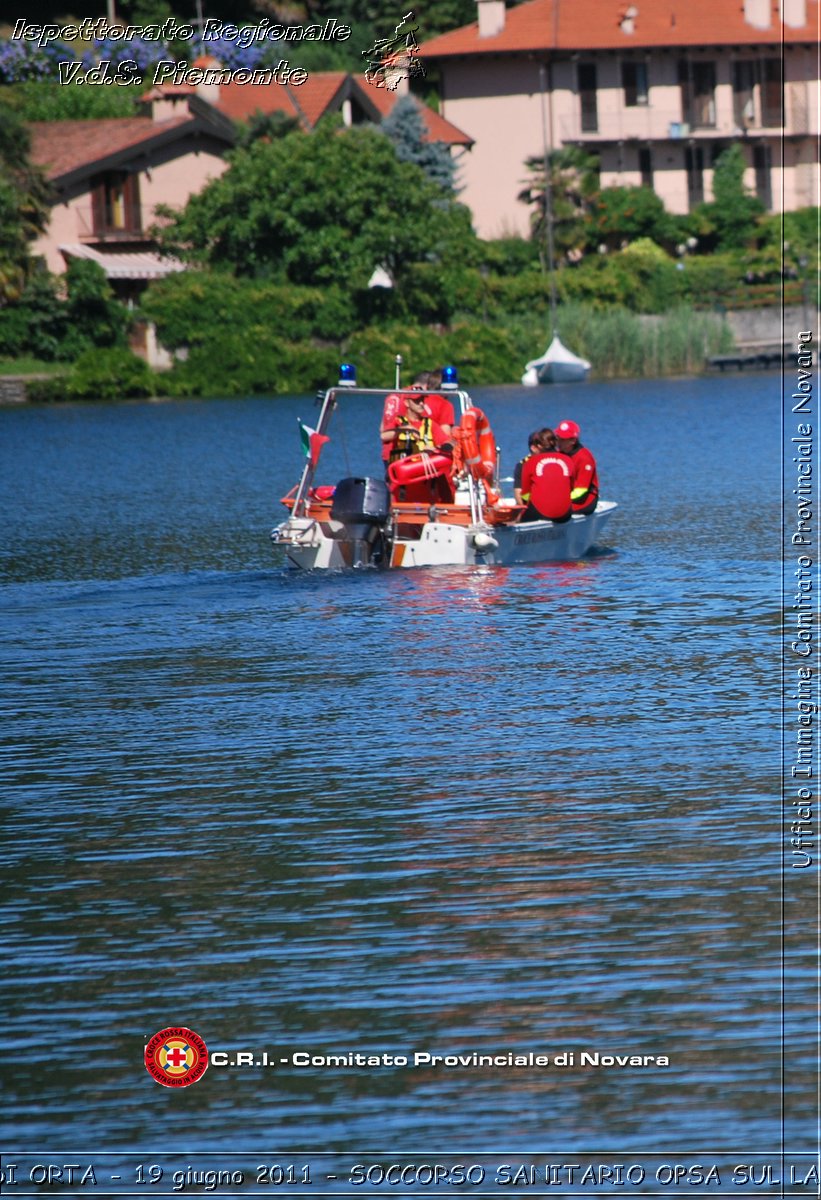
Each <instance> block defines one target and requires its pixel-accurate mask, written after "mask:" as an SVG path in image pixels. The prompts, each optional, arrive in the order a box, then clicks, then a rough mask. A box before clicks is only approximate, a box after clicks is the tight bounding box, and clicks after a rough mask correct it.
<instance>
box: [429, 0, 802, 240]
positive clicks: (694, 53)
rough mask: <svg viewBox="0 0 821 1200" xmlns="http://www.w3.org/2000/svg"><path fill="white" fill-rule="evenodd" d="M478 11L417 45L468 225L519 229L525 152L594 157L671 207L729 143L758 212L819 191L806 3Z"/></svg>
mask: <svg viewBox="0 0 821 1200" xmlns="http://www.w3.org/2000/svg"><path fill="white" fill-rule="evenodd" d="M477 8H478V20H477V21H476V22H475V23H474V24H472V25H469V26H466V27H464V28H462V29H457V30H455V31H453V32H451V33H446V34H442V35H441V36H440V37H437V38H434V39H433V40H431V41H429V42H427V43H425V44H424V45H423V46H422V47H421V54H422V57H423V58H424V59H425V60H426V61H428V62H431V63H434V64H435V65H436V66H437V67H438V69H439V72H440V78H441V86H440V94H441V102H442V103H441V109H442V115H443V116H444V117H445V118H446V119H447V120H448V121H450V122H452V123H454V124H455V125H457V126H458V127H459V128H460V129H463V130H464V131H465V132H466V133H467V134H468V135H469V136H470V137H471V138H472V139H473V141H474V146H473V149H472V151H471V153H470V154H469V155H466V156H465V158H464V160H463V163H462V171H461V175H460V182H461V184H462V185H463V188H464V190H463V192H462V194H461V197H460V199H462V200H463V201H464V202H465V203H466V204H467V205H468V206H469V208H470V209H471V210H472V212H473V215H474V224H475V226H476V228H477V230H478V232H479V233H480V235H481V236H483V237H499V236H503V235H505V234H511V233H519V234H524V233H526V232H527V230H528V212H527V210H526V208H525V207H524V205H523V204H521V203H520V202H518V201H517V199H516V197H517V194H518V192H519V191H520V190H521V187H522V182H523V180H524V179H525V176H526V171H525V168H524V163H525V160H526V159H528V158H530V157H533V156H536V155H541V154H542V152H543V148H544V145H545V143H547V145H548V147H559V146H582V147H584V148H586V149H588V150H590V151H593V152H595V153H596V154H597V155H598V156H599V161H600V168H601V181H602V184H603V185H604V186H611V185H617V184H621V185H630V184H645V185H648V186H650V187H652V188H654V189H655V191H656V192H657V194H658V195H659V196H660V197H661V199H662V200H663V201H664V203H665V204H666V206H667V207H668V209H670V210H671V211H672V212H678V213H683V212H687V211H689V210H690V209H691V208H692V207H693V206H694V205H696V204H697V203H699V202H700V201H701V200H702V199H710V198H711V183H712V166H713V163H714V161H715V158H716V156H717V155H718V154H719V153H720V152H721V151H722V150H723V149H725V148H726V147H727V146H729V145H731V144H732V143H734V142H738V143H739V144H740V145H741V146H742V147H743V149H744V154H745V157H746V160H747V178H746V182H747V184H748V186H749V187H750V188H751V189H753V190H755V192H756V193H757V194H758V195H759V197H760V198H761V199H762V200H763V202H764V203H765V205H766V206H767V208H768V209H770V210H773V211H780V210H782V209H794V208H800V207H803V206H806V205H817V204H819V203H820V202H821V197H819V169H818V145H819V132H821V130H820V129H819V100H820V99H821V96H820V93H819V70H818V44H819V36H820V35H821V28H820V27H819V4H818V0H632V2H631V0H527V2H526V3H524V4H520V5H518V6H517V7H515V8H510V9H508V8H507V7H506V5H505V2H504V0H478V3H477Z"/></svg>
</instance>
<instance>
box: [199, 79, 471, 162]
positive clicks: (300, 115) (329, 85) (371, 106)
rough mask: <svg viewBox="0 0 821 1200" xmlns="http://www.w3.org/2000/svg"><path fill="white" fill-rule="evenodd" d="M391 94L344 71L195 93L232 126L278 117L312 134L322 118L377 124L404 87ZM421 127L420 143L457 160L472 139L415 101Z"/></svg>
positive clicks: (227, 85) (208, 88)
mask: <svg viewBox="0 0 821 1200" xmlns="http://www.w3.org/2000/svg"><path fill="white" fill-rule="evenodd" d="M402 83H403V84H404V86H400V87H398V88H397V89H396V90H395V91H389V90H388V89H387V88H384V87H376V86H375V85H374V84H371V83H368V81H367V80H366V79H365V77H364V75H351V74H348V73H347V72H345V71H317V72H313V73H310V74H309V75H308V78H307V79H306V80H305V82H304V83H302V84H300V85H299V87H293V86H290V85H287V84H286V85H284V86H273V87H272V86H271V85H269V84H254V83H248V84H238V83H222V84H217V85H205V86H204V87H201V88H198V93H199V95H201V96H202V97H203V98H204V99H207V100H209V101H210V102H211V103H212V104H213V105H214V107H215V108H216V109H217V111H218V112H221V113H224V114H225V115H226V116H228V117H231V118H232V119H233V120H235V121H247V120H248V119H249V118H250V117H252V116H253V115H254V114H255V113H258V112H259V113H263V114H265V115H268V114H270V113H275V112H280V113H283V114H285V115H286V116H289V117H294V118H295V119H296V120H297V121H299V123H300V125H301V126H302V128H303V129H305V130H306V131H307V130H311V129H313V128H314V127H315V126H316V124H317V122H318V121H319V120H321V118H322V117H326V116H330V115H333V114H336V113H338V114H340V115H341V117H342V120H343V123H344V124H345V125H361V124H374V125H378V124H379V123H380V122H381V121H382V120H383V119H384V118H385V117H387V116H388V114H389V113H390V112H391V110H392V109H393V106H394V104H395V103H396V101H397V100H398V99H399V97H400V96H401V95H404V94H405V93H406V92H407V90H408V88H407V80H404V81H402ZM417 104H418V106H419V111H420V113H421V115H422V119H423V121H424V123H425V128H426V131H427V132H426V140H427V141H430V142H442V143H443V144H444V145H446V146H447V147H448V148H449V149H450V151H451V153H452V154H454V155H456V156H459V155H460V154H462V153H464V152H465V151H467V150H469V149H470V147H471V146H472V145H473V141H472V139H471V138H470V137H469V136H468V135H467V134H466V133H465V132H464V131H463V130H461V129H459V128H457V126H455V125H454V124H452V122H450V121H446V120H445V119H444V117H442V116H441V115H440V114H439V113H438V112H435V111H434V109H432V108H430V107H429V106H428V105H426V104H423V103H421V101H417Z"/></svg>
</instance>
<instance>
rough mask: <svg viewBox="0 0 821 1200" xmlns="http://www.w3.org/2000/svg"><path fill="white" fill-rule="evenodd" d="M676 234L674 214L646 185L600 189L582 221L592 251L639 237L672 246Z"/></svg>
mask: <svg viewBox="0 0 821 1200" xmlns="http://www.w3.org/2000/svg"><path fill="white" fill-rule="evenodd" d="M679 236H680V229H679V225H678V223H677V221H676V219H675V217H673V216H672V215H671V214H670V213H668V212H667V210H666V209H665V207H664V203H663V201H662V200H661V199H660V198H659V197H658V196H657V195H656V193H655V192H654V191H653V190H652V188H647V187H608V188H602V189H601V191H600V192H599V193H598V194H597V195H596V196H595V197H594V198H593V200H592V202H591V205H590V213H589V216H588V217H587V220H586V221H585V240H586V243H587V246H588V248H589V249H591V250H592V249H595V248H596V247H598V246H602V245H604V246H606V247H607V248H608V249H609V250H617V249H619V248H620V247H621V246H622V245H623V244H624V243H629V242H633V241H635V240H636V239H638V238H649V239H650V240H651V241H653V242H655V243H657V244H658V245H660V246H668V247H672V246H674V245H675V244H676V241H677V240H678V238H679Z"/></svg>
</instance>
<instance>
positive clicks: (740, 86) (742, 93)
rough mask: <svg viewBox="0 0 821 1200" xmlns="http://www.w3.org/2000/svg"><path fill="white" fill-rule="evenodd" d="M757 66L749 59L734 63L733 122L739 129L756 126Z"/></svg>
mask: <svg viewBox="0 0 821 1200" xmlns="http://www.w3.org/2000/svg"><path fill="white" fill-rule="evenodd" d="M755 66H756V64H755V63H754V62H752V61H750V60H749V59H740V60H739V61H738V62H734V63H733V120H734V121H735V124H736V125H737V126H738V128H739V129H749V128H750V127H751V126H752V125H755V99H754V97H753V89H754V88H755V75H756V71H755Z"/></svg>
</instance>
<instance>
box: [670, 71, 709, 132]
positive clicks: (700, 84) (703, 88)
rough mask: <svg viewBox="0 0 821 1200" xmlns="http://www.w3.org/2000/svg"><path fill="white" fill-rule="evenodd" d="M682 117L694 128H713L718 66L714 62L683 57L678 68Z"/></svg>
mask: <svg viewBox="0 0 821 1200" xmlns="http://www.w3.org/2000/svg"><path fill="white" fill-rule="evenodd" d="M678 78H679V85H680V87H681V112H682V119H683V120H684V121H686V122H687V123H688V124H689V125H690V127H691V128H692V129H704V128H711V127H712V126H714V125H715V123H716V104H715V90H716V67H715V63H712V62H690V61H689V60H687V59H683V60H682V61H681V62H680V63H679V68H678Z"/></svg>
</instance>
